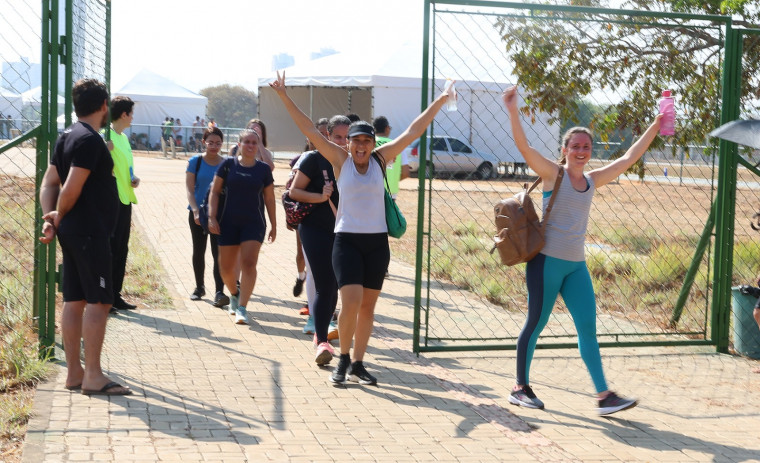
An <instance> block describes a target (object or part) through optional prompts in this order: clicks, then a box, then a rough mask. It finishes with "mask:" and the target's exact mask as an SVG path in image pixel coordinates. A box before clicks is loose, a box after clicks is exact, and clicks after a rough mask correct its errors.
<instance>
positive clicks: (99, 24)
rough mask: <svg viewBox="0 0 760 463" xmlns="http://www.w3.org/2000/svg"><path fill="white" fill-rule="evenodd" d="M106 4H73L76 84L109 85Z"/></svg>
mask: <svg viewBox="0 0 760 463" xmlns="http://www.w3.org/2000/svg"><path fill="white" fill-rule="evenodd" d="M106 20H107V18H106V2H105V1H103V0H73V1H72V29H73V31H72V32H73V33H72V42H73V48H72V73H73V81H74V82H76V81H77V80H79V79H83V78H88V79H97V80H99V81H101V82H106V32H107V28H106Z"/></svg>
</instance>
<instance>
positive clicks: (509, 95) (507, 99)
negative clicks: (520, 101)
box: [502, 85, 517, 109]
mask: <svg viewBox="0 0 760 463" xmlns="http://www.w3.org/2000/svg"><path fill="white" fill-rule="evenodd" d="M502 98H503V99H504V106H506V107H507V109H517V86H516V85H515V86H512V87H509V88H508V89H506V90H504V93H502Z"/></svg>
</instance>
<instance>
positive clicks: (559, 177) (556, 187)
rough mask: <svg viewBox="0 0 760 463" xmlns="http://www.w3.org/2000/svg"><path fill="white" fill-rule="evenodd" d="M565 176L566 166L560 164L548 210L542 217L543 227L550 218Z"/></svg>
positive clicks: (537, 181) (539, 179)
mask: <svg viewBox="0 0 760 463" xmlns="http://www.w3.org/2000/svg"><path fill="white" fill-rule="evenodd" d="M564 176H565V168H564V167H562V166H559V172H557V180H555V181H554V189H553V190H552V195H551V197H550V198H549V205H547V206H546V212H544V216H543V218H541V228H546V221H547V220H548V219H549V214H551V212H552V207H553V206H554V200H555V199H557V192H558V191H559V186H560V185H562V177H564ZM540 181H541V177H539V178H538V180H536V183H534V184H533V186H532V187H530V189H531V190H532V189H533V188H534V187H535V186H536V185H538V183H539V182H540Z"/></svg>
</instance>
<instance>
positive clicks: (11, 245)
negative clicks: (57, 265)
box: [0, 0, 41, 336]
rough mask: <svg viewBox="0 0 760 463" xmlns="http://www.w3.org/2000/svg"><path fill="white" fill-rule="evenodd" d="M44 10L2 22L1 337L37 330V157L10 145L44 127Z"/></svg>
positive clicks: (9, 15)
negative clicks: (41, 117) (41, 108)
mask: <svg viewBox="0 0 760 463" xmlns="http://www.w3.org/2000/svg"><path fill="white" fill-rule="evenodd" d="M40 11H41V6H40V2H38V1H31V0H19V1H17V2H13V3H8V4H6V6H5V8H4V9H3V14H2V17H0V61H1V62H2V69H1V70H0V242H2V248H1V249H0V336H4V333H5V332H6V330H9V331H17V330H19V329H20V328H21V327H22V326H28V327H31V326H32V304H33V303H32V300H33V292H32V288H33V286H34V285H33V272H32V269H33V268H34V246H35V241H36V240H35V237H34V195H35V188H34V173H35V157H36V152H35V148H34V143H33V142H32V141H29V142H26V143H23V144H21V145H19V146H16V147H13V148H8V147H7V146H6V145H8V143H10V142H11V140H13V139H15V138H18V137H20V136H21V135H22V134H24V133H26V132H27V131H29V130H30V129H32V128H33V127H34V126H36V125H38V124H39V101H40V97H39V87H38V86H39V85H40V65H39V57H40V38H41V36H40V18H41V16H40ZM4 148H5V149H4Z"/></svg>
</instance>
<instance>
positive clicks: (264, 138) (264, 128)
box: [245, 118, 267, 148]
mask: <svg viewBox="0 0 760 463" xmlns="http://www.w3.org/2000/svg"><path fill="white" fill-rule="evenodd" d="M251 124H258V126H259V127H261V137H260V138H261V140H259V141H260V142H261V143H263V144H264V148H266V146H267V126H266V125H264V122H263V121H262V120H261V119H255V118H254V119H251V120H250V121H248V124H246V125H245V126H246V127H250V126H251Z"/></svg>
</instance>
